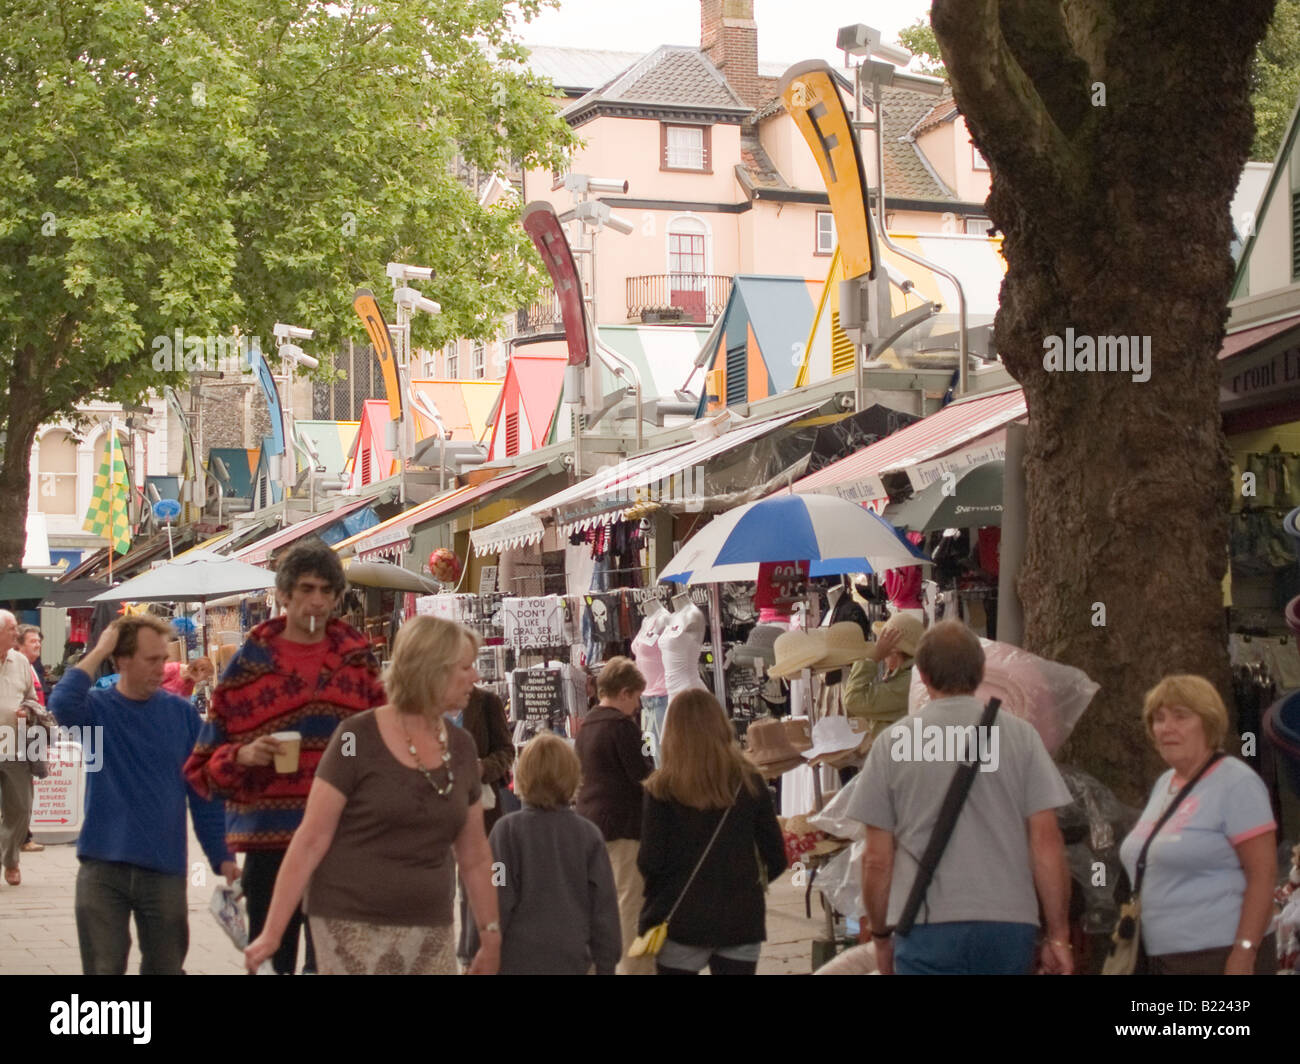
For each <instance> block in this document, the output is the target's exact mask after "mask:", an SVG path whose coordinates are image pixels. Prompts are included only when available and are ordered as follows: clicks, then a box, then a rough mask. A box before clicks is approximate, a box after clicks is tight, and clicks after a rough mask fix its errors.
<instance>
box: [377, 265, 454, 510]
mask: <svg viewBox="0 0 1300 1064" xmlns="http://www.w3.org/2000/svg"><path fill="white" fill-rule="evenodd" d="M433 276H434V273H433V267H431V266H409V265H407V264H406V263H404V262H390V263H389V264H388V277H389V279H390V280H391V281H392V282H393V303H394V304H396V306H397V329H396V331H397V337H398V341H397V379H398V387H399V388H400V389H404V390H405V391H406V392H407V394H408V395H409V394H410V392H411V318H412V317H413V316H414V314H415V312H416V311H420V312H422V313H424V314H441V313H442V307H441V306H440V305H439V304H438V303H435V302H434V301H433V300H432V299H428V298H426V297H425V296H424V295H423V294H421V293H420V292H419V291H418V290H416V289H414V288H412V287H411V286H410V283H409V282H411V281H432V280H433ZM395 442H396V444H397V447H396V448H395V450H397V452H398V454H399V455H400V456H401V471H402V501H403V502H409V501H410V500H409V499H408V498H407V491H406V468H407V464H408V463H409V462H410V461H411V456H412V455H413V454H415V443H416V440H415V416H414V414H413V413H412V411H411V407H410V404H409V403H403V404H402V418H401V422H400V423H399V425H398V428H397V440H396V441H395ZM444 461H445V456H444ZM444 469H445V466H444ZM445 476H446V474H445V472H444V474H443V477H444V480H443V481H442V483H444V484H445Z"/></svg>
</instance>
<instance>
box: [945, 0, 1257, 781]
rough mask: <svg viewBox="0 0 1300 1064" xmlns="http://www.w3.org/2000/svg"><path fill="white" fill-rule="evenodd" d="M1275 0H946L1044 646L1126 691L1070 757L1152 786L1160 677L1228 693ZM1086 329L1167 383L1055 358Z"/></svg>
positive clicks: (1029, 603)
mask: <svg viewBox="0 0 1300 1064" xmlns="http://www.w3.org/2000/svg"><path fill="white" fill-rule="evenodd" d="M1273 3H1274V0H1232V2H1220V3H1206V4H1188V5H1184V4H1171V3H1168V2H1167V0H1124V2H1120V0H1113V2H1107V0H1076V2H1072V0H1065V2H1063V3H1059V2H1058V3H1034V2H1030V0H1002V2H999V0H934V4H933V7H932V13H931V18H932V23H933V26H934V30H935V33H936V35H937V37H938V39H939V43H940V46H941V49H942V52H943V57H944V62H945V64H946V66H947V69H948V72H949V77H950V79H951V83H952V87H953V92H954V96H955V98H956V100H957V103H958V105H959V107H960V108H961V111H962V114H963V115H964V117H965V119H966V122H967V125H968V127H969V129H970V132H971V136H972V138H973V139H974V141H975V143H976V144H977V146H978V147H979V149H980V151H981V152H982V153H983V154H984V156H985V158H987V159H988V160H989V164H990V169H991V172H992V178H993V185H992V189H993V190H992V193H991V195H990V197H989V200H988V203H987V208H988V213H989V216H990V217H991V218H992V219H993V221H994V223H995V224H996V225H997V226H998V227H999V229H1001V231H1002V232H1003V234H1004V236H1005V241H1004V245H1003V252H1004V255H1005V257H1006V260H1007V266H1008V268H1007V275H1006V280H1005V282H1004V284H1003V288H1002V299H1001V306H1000V309H999V311H998V316H997V320H996V323H995V333H996V337H997V347H998V351H999V353H1000V354H1001V356H1002V358H1003V360H1004V362H1005V363H1006V365H1007V367H1008V369H1009V370H1010V372H1011V373H1012V375H1013V376H1014V377H1015V378H1016V379H1017V380H1018V381H1019V382H1020V383H1021V384H1022V385H1023V387H1024V389H1025V393H1026V396H1027V400H1028V407H1029V415H1030V417H1029V431H1028V441H1027V443H1028V446H1027V458H1026V475H1027V481H1028V499H1027V506H1028V525H1029V540H1028V547H1027V553H1026V557H1025V562H1024V566H1023V568H1022V571H1021V574H1020V580H1019V590H1020V595H1021V598H1022V600H1023V603H1024V608H1025V643H1026V646H1027V647H1028V648H1029V649H1031V650H1033V651H1035V652H1036V653H1039V654H1042V655H1044V656H1045V657H1049V658H1053V659H1055V660H1058V661H1063V662H1066V663H1068V664H1071V665H1077V666H1079V667H1080V668H1082V669H1084V670H1085V671H1086V672H1087V673H1088V674H1089V675H1090V676H1092V677H1093V679H1095V680H1096V681H1097V682H1099V683H1100V684H1101V685H1102V689H1101V691H1100V693H1099V694H1098V696H1097V698H1096V700H1095V701H1094V702H1093V704H1092V706H1091V708H1090V709H1089V711H1088V712H1087V713H1086V714H1085V716H1084V718H1083V719H1082V721H1081V722H1080V724H1079V726H1078V728H1077V729H1076V731H1075V733H1074V736H1073V737H1072V739H1071V741H1070V743H1069V744H1068V745H1067V747H1066V748H1065V751H1064V760H1067V761H1069V762H1071V763H1074V764H1078V765H1079V766H1080V767H1082V768H1084V769H1085V770H1087V771H1089V772H1092V773H1093V774H1094V775H1096V776H1098V777H1099V778H1100V779H1102V780H1103V781H1104V782H1106V783H1107V784H1109V785H1110V786H1112V787H1113V788H1115V790H1116V791H1117V793H1118V794H1119V795H1120V796H1121V797H1123V798H1126V799H1128V800H1130V801H1136V800H1137V799H1138V798H1139V797H1141V796H1143V795H1145V793H1146V792H1147V790H1148V788H1149V786H1150V782H1151V779H1152V776H1153V774H1154V772H1155V770H1156V768H1157V762H1156V759H1155V755H1154V753H1153V751H1152V750H1151V746H1150V743H1149V741H1148V739H1147V737H1146V735H1145V733H1144V731H1143V729H1142V726H1141V721H1140V710H1141V705H1142V696H1143V694H1144V692H1145V691H1146V690H1147V689H1148V688H1149V687H1150V686H1151V685H1152V684H1153V683H1155V682H1156V681H1157V680H1158V679H1159V678H1160V677H1161V676H1164V675H1166V674H1168V673H1171V672H1196V673H1200V674H1202V675H1205V676H1207V677H1209V678H1210V679H1211V680H1212V681H1213V682H1215V683H1216V684H1217V685H1218V686H1219V687H1220V688H1221V690H1223V691H1224V692H1225V694H1226V691H1227V677H1228V669H1227V652H1226V632H1225V625H1224V613H1223V608H1222V592H1221V580H1222V578H1223V574H1224V572H1225V569H1226V565H1227V534H1228V523H1227V518H1228V509H1229V505H1230V501H1231V494H1230V483H1229V475H1230V473H1229V465H1228V458H1227V449H1226V444H1225V441H1224V438H1223V432H1222V425H1221V420H1220V416H1219V409H1218V381H1219V374H1218V367H1217V363H1216V357H1215V356H1216V354H1217V352H1218V350H1219V347H1220V344H1221V341H1222V338H1223V333H1224V323H1225V320H1226V308H1227V301H1228V296H1229V291H1230V288H1231V283H1232V276H1233V263H1232V260H1231V257H1230V255H1229V250H1228V249H1229V244H1230V240H1231V233H1232V230H1231V220H1230V217H1229V204H1230V202H1231V199H1232V195H1233V192H1234V190H1235V188H1236V184H1237V179H1238V176H1239V174H1240V172H1241V167H1242V164H1243V163H1244V162H1245V160H1246V154H1247V150H1248V148H1249V146H1250V143H1251V138H1252V136H1253V121H1252V115H1251V110H1250V105H1249V73H1250V63H1251V57H1252V55H1253V52H1254V48H1255V45H1256V43H1257V42H1258V41H1259V40H1260V38H1261V37H1262V36H1263V34H1264V30H1265V28H1266V26H1267V24H1268V20H1269V18H1270V17H1271V14H1272V9H1273ZM1096 82H1101V83H1103V84H1104V86H1105V90H1104V91H1105V105H1104V106H1094V105H1093V102H1092V97H1093V95H1094V93H1095V87H1094V83H1096ZM1067 328H1072V329H1073V330H1074V333H1075V335H1076V336H1085V335H1086V336H1093V337H1098V336H1136V337H1150V345H1151V367H1150V368H1151V375H1150V379H1149V380H1148V381H1146V382H1144V383H1139V382H1137V381H1134V380H1133V379H1132V376H1131V374H1130V373H1111V372H1095V371H1094V372H1047V371H1046V370H1045V368H1044V361H1043V359H1044V340H1045V338H1047V337H1052V336H1057V337H1064V336H1065V334H1066V329H1067ZM1099 603H1100V604H1102V606H1103V607H1104V610H1105V624H1104V626H1100V625H1097V624H1095V623H1094V621H1095V620H1096V619H1097V618H1098V615H1099V611H1098V609H1097V605H1096V604H1099Z"/></svg>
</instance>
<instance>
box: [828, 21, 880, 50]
mask: <svg viewBox="0 0 1300 1064" xmlns="http://www.w3.org/2000/svg"><path fill="white" fill-rule="evenodd" d="M879 45H880V31H879V30H875V29H872V28H871V27H870V26H864V25H863V24H862V23H861V22H859V23H857V24H856V25H853V26H843V27H841V28H840V30H839V32H838V33H837V34H836V35H835V47H836V48H838V49H839V50H840V51H841V52H848V53H849V55H866V54H867V53H868V52H871V51H873V50H874V49H875V48H877V47H878V46H879Z"/></svg>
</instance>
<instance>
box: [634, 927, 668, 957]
mask: <svg viewBox="0 0 1300 1064" xmlns="http://www.w3.org/2000/svg"><path fill="white" fill-rule="evenodd" d="M667 941H668V921H667V920H665V921H664V922H663V923H662V924H655V926H654V927H652V928H650V930H649V931H647V932H646V933H645V934H644V935H637V936H636V938H634V939H633V940H632V945H630V946H628V948H627V955H628V956H629V957H653V956H655V955H656V954H657V953H658V952H659V951H660V950H661V949H663V948H664V943H665V942H667Z"/></svg>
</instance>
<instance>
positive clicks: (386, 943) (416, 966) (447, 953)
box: [308, 916, 459, 975]
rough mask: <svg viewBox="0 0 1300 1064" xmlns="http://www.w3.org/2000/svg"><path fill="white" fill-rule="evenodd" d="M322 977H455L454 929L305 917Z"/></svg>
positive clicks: (446, 926)
mask: <svg viewBox="0 0 1300 1064" xmlns="http://www.w3.org/2000/svg"><path fill="white" fill-rule="evenodd" d="M308 919H309V921H310V922H311V935H312V941H313V942H314V943H315V946H316V968H317V970H318V971H319V972H320V974H321V975H456V974H458V971H459V969H458V968H457V965H456V935H455V929H454V928H453V927H452V926H451V925H450V924H447V925H445V926H442V927H403V926H393V925H389V924H366V923H362V922H361V921H359V920H337V919H334V918H333V917H328V916H311V917H308Z"/></svg>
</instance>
